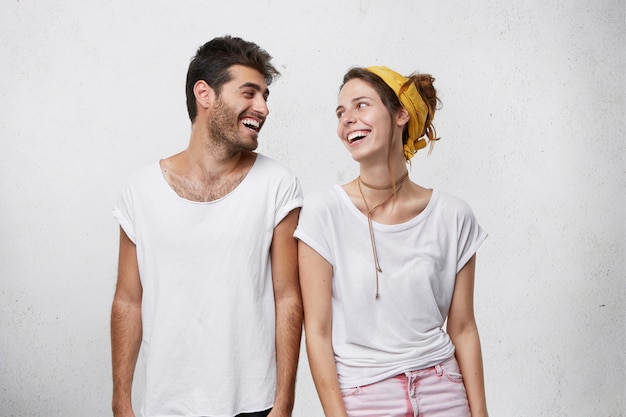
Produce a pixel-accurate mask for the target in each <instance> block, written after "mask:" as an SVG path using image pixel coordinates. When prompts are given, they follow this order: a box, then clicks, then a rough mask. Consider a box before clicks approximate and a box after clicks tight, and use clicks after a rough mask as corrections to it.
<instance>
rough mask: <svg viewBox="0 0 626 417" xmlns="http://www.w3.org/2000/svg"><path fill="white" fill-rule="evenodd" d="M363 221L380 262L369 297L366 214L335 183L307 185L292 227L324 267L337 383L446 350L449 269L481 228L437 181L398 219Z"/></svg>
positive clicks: (363, 379)
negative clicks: (411, 213) (412, 211)
mask: <svg viewBox="0 0 626 417" xmlns="http://www.w3.org/2000/svg"><path fill="white" fill-rule="evenodd" d="M372 223H373V229H374V235H375V240H376V248H377V251H378V259H379V262H380V267H381V269H382V272H381V273H379V286H380V291H379V292H380V298H379V299H378V300H377V299H375V294H376V275H375V271H374V259H373V254H372V247H371V241H370V236H369V228H368V225H367V216H365V215H364V214H363V213H361V212H360V211H359V210H358V209H357V208H356V206H355V205H354V204H353V203H352V201H351V200H350V198H349V197H348V195H347V194H346V192H345V191H344V189H343V188H342V187H341V186H339V185H335V186H333V187H332V188H329V189H327V190H324V191H319V192H316V193H312V194H310V195H308V196H307V197H306V198H305V201H304V206H303V208H302V211H301V212H300V220H299V224H298V228H297V229H296V232H295V236H296V237H297V238H298V239H300V240H302V241H303V242H304V243H306V244H307V245H309V246H310V247H311V248H312V249H314V250H315V251H316V252H318V253H319V254H320V255H321V256H322V257H323V258H324V259H326V260H327V261H328V262H329V263H330V264H331V265H332V267H333V281H332V339H333V349H334V352H335V361H336V364H337V374H338V377H339V384H340V386H341V388H350V387H356V386H361V385H367V384H371V383H374V382H377V381H381V380H383V379H385V378H388V377H391V376H394V375H398V374H400V373H402V372H406V371H409V370H417V369H423V368H427V367H430V366H434V365H436V364H438V363H441V362H443V361H445V360H446V359H448V358H450V357H452V356H453V355H454V346H453V345H452V343H451V341H450V338H449V337H448V335H447V334H446V333H445V331H444V330H443V326H444V322H445V320H446V318H447V316H448V310H449V308H450V302H451V300H452V293H453V291H454V284H455V280H456V274H457V272H459V270H460V269H461V268H462V267H463V266H464V265H465V264H466V263H467V261H469V259H470V258H471V257H472V256H473V255H474V253H475V252H476V251H477V250H478V248H479V246H480V245H481V244H482V242H483V241H484V239H485V238H486V236H487V234H486V233H485V232H484V231H483V230H482V229H481V227H480V226H479V225H478V223H477V222H476V219H475V218H474V215H473V213H472V211H471V209H470V207H469V206H468V205H467V204H466V203H465V202H464V201H462V200H460V199H458V198H455V197H453V196H451V195H449V194H445V193H442V192H439V191H437V190H433V193H432V197H431V199H430V202H429V203H428V205H427V206H426V208H425V209H424V210H423V211H422V212H421V213H420V214H419V215H417V216H416V217H414V218H413V219H411V220H409V221H407V222H406V223H402V224H394V225H385V224H381V223H377V222H372Z"/></svg>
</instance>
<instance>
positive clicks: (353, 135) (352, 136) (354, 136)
mask: <svg viewBox="0 0 626 417" xmlns="http://www.w3.org/2000/svg"><path fill="white" fill-rule="evenodd" d="M368 133H369V132H365V131H358V132H352V133H350V134H349V135H348V142H350V143H352V142H354V141H357V140H360V139H363V138H364V137H365V136H367V135H368Z"/></svg>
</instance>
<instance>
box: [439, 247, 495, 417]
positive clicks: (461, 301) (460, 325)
mask: <svg viewBox="0 0 626 417" xmlns="http://www.w3.org/2000/svg"><path fill="white" fill-rule="evenodd" d="M475 269H476V255H474V256H472V258H471V259H470V260H469V261H468V262H467V264H465V266H464V267H463V268H462V269H461V270H460V271H459V273H458V274H457V276H456V284H455V286H454V295H453V297H452V303H451V305H450V312H449V313H448V325H447V331H448V334H449V335H450V339H452V343H453V344H454V346H455V348H456V359H457V361H458V362H459V367H460V368H461V374H462V375H463V382H464V383H465V390H466V391H467V399H468V401H469V405H470V411H471V413H472V417H487V415H488V414H487V401H486V398H485V382H484V376H483V360H482V353H481V349H480V338H479V336H478V328H477V327H476V320H475V318H474V271H475Z"/></svg>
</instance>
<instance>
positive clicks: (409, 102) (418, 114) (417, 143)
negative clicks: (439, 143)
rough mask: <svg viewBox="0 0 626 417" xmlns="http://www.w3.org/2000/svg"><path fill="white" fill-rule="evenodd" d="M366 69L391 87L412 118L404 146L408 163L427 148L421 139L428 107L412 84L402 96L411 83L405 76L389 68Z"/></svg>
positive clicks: (424, 141)
mask: <svg viewBox="0 0 626 417" xmlns="http://www.w3.org/2000/svg"><path fill="white" fill-rule="evenodd" d="M365 69H366V70H367V71H369V72H371V73H372V74H376V75H378V76H379V77H380V78H381V79H382V80H383V81H384V82H385V84H387V85H388V86H389V87H391V89H392V90H393V91H394V92H395V93H396V96H398V98H399V99H400V103H402V106H403V107H404V108H405V109H406V111H407V112H409V115H410V116H411V118H410V119H409V138H408V140H407V142H406V144H405V145H404V156H405V158H406V159H407V161H408V160H409V159H411V158H413V155H415V153H416V152H417V151H419V150H420V149H423V148H425V147H426V140H424V139H421V137H422V136H424V135H423V132H424V124H425V123H426V116H427V115H428V106H427V105H426V103H424V100H423V99H422V96H420V94H419V92H418V91H417V88H416V87H415V84H413V83H410V84H409V86H408V87H407V88H405V89H404V91H403V92H402V94H400V90H401V89H402V86H403V85H404V84H406V82H407V81H409V79H408V78H406V77H404V76H403V75H401V74H398V73H397V72H395V71H394V70H392V69H389V68H387V67H367V68H365Z"/></svg>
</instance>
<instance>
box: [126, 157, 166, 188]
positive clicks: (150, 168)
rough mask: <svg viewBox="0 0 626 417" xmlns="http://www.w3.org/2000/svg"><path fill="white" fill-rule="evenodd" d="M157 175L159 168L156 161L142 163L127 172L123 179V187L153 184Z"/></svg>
mask: <svg viewBox="0 0 626 417" xmlns="http://www.w3.org/2000/svg"><path fill="white" fill-rule="evenodd" d="M159 175H161V169H160V167H159V164H158V162H152V163H150V164H145V165H142V166H140V167H138V168H135V169H134V170H132V171H131V172H130V174H128V176H127V177H126V180H125V181H124V187H125V188H144V187H145V186H146V185H148V184H155V183H156V182H157V181H158V179H159Z"/></svg>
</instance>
